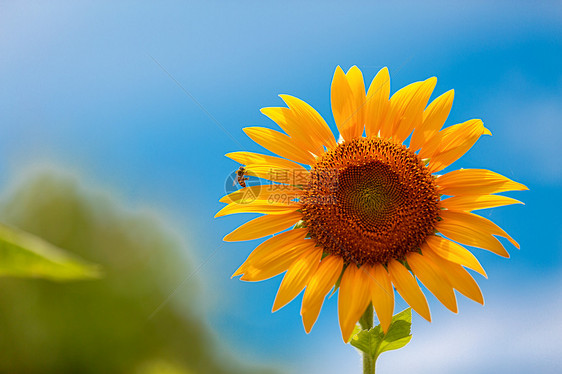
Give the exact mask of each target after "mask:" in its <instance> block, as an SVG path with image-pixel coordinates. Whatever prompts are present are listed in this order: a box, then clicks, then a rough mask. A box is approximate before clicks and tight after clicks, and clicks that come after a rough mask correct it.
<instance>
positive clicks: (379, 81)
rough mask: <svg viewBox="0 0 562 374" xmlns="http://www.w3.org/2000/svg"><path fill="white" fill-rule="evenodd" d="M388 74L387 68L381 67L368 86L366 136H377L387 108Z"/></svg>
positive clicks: (388, 93)
mask: <svg viewBox="0 0 562 374" xmlns="http://www.w3.org/2000/svg"><path fill="white" fill-rule="evenodd" d="M389 95H390V75H389V74H388V68H386V67H384V68H382V69H381V70H380V71H379V72H378V73H377V75H376V76H375V78H373V81H372V82H371V86H369V91H368V92H367V99H366V100H367V103H366V104H365V131H366V134H367V137H375V136H378V133H379V130H380V129H381V125H382V123H383V121H384V119H385V116H386V113H387V112H388V108H389V101H388V97H389Z"/></svg>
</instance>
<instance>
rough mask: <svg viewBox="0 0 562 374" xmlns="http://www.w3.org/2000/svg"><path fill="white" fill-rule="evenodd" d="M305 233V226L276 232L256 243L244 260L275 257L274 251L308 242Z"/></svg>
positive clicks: (281, 250)
mask: <svg viewBox="0 0 562 374" xmlns="http://www.w3.org/2000/svg"><path fill="white" fill-rule="evenodd" d="M307 234H308V230H307V229H306V228H299V229H292V230H288V231H285V232H282V233H280V234H277V235H275V236H274V237H273V238H269V239H267V240H266V241H264V242H263V243H261V244H260V245H258V246H257V247H256V248H255V249H254V250H253V251H252V253H250V255H249V256H248V259H247V260H246V262H248V261H253V260H255V261H261V260H264V261H265V260H269V259H271V258H273V257H275V255H276V252H283V251H284V250H286V249H287V247H291V246H296V245H301V244H305V243H308V240H306V239H305V237H306V235H307ZM241 267H243V266H241Z"/></svg>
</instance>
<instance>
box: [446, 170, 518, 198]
mask: <svg viewBox="0 0 562 374" xmlns="http://www.w3.org/2000/svg"><path fill="white" fill-rule="evenodd" d="M436 182H437V184H438V185H439V192H440V193H441V194H443V195H451V196H456V195H486V194H492V193H498V192H505V191H520V190H528V188H527V187H526V186H524V185H522V184H521V183H517V182H514V181H512V180H511V179H509V178H506V177H504V176H503V175H500V174H498V173H494V172H493V171H490V170H485V169H460V170H454V171H451V172H449V173H447V174H444V175H441V176H439V177H438V178H437V180H436Z"/></svg>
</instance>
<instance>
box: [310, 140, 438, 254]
mask: <svg viewBox="0 0 562 374" xmlns="http://www.w3.org/2000/svg"><path fill="white" fill-rule="evenodd" d="M310 173H311V178H310V181H309V183H308V184H307V186H306V187H305V191H304V193H303V197H302V199H301V203H302V205H303V208H302V212H303V216H304V221H305V222H306V225H307V227H308V230H309V232H310V235H311V237H313V238H314V239H315V240H316V241H317V242H318V244H319V245H321V246H322V247H323V248H324V250H325V251H326V252H327V253H330V254H334V255H339V256H341V257H343V258H344V259H345V260H346V261H348V262H355V263H357V264H360V265H361V264H366V263H367V264H374V263H382V264H384V263H387V262H388V261H389V260H390V259H393V258H395V259H400V258H403V257H404V256H405V255H406V254H407V253H408V252H411V251H415V250H417V248H419V246H420V245H421V243H423V241H424V240H425V238H426V237H427V236H428V235H429V234H432V233H433V231H434V228H435V224H436V222H437V218H438V213H439V194H438V193H437V190H436V185H435V182H434V179H433V176H432V175H431V173H430V172H429V171H428V169H427V168H426V167H425V166H424V165H423V163H422V162H421V161H420V160H419V158H418V156H416V155H415V154H414V153H413V152H411V151H410V150H409V149H408V148H407V147H405V146H404V145H398V144H394V143H392V142H390V141H388V140H384V139H380V138H358V139H354V140H352V141H349V142H344V143H342V144H338V145H337V146H336V148H334V149H333V150H331V151H329V152H327V153H325V154H324V155H323V156H322V157H320V158H319V159H318V160H317V162H316V165H314V166H313V168H312V169H311V171H310Z"/></svg>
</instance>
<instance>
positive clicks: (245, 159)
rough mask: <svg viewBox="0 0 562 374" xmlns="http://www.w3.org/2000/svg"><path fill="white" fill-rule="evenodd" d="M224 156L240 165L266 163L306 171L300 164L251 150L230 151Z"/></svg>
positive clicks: (275, 166)
mask: <svg viewBox="0 0 562 374" xmlns="http://www.w3.org/2000/svg"><path fill="white" fill-rule="evenodd" d="M225 156H226V157H228V158H230V159H232V160H234V161H236V162H238V163H240V164H242V165H250V164H251V165H267V166H271V167H272V168H278V169H288V170H299V171H301V170H302V171H306V169H305V168H304V167H302V166H301V165H299V164H297V163H294V162H292V161H289V160H285V159H283V158H279V157H275V156H267V155H261V154H259V153H253V152H231V153H227V154H226V155H225Z"/></svg>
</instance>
